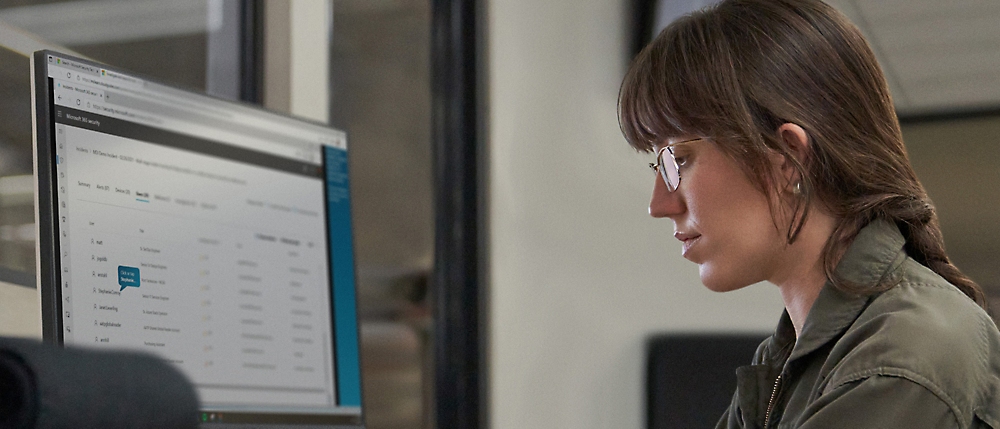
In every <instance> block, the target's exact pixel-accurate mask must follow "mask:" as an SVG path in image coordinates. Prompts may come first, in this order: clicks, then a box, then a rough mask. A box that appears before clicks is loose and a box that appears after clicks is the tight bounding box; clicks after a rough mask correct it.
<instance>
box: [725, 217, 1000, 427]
mask: <svg viewBox="0 0 1000 429" xmlns="http://www.w3.org/2000/svg"><path fill="white" fill-rule="evenodd" d="M903 244H904V239H903V236H902V235H901V234H900V232H899V229H898V228H896V226H895V225H893V224H891V223H889V222H884V221H876V222H873V223H872V224H870V225H868V226H867V227H865V228H864V229H862V230H861V232H860V233H859V234H858V236H857V238H856V239H855V240H854V243H853V244H852V245H851V247H850V248H849V249H848V251H847V252H846V253H845V255H844V257H843V258H842V259H841V262H840V263H839V264H838V266H837V271H836V272H837V274H838V275H839V276H842V278H845V279H847V280H848V281H852V282H855V283H858V284H864V285H875V284H880V283H882V282H886V281H888V282H891V283H892V284H894V286H893V287H892V288H891V289H889V290H887V291H886V292H883V293H880V294H877V295H874V296H866V297H855V296H851V295H848V294H845V293H842V292H840V291H839V290H838V289H836V288H834V287H832V286H831V285H830V283H829V282H828V283H827V284H826V285H825V286H824V288H823V290H822V291H821V292H820V295H819V297H818V298H817V299H816V302H815V303H814V304H813V307H812V309H811V310H810V312H809V316H808V317H807V318H806V322H805V325H804V326H803V328H802V336H801V338H799V340H798V341H796V340H795V331H794V328H793V327H792V323H791V320H790V319H789V318H788V313H787V312H786V313H785V314H783V315H782V318H781V321H780V322H779V323H778V328H777V330H776V331H775V333H774V335H773V336H771V337H770V338H768V339H767V340H765V341H764V342H763V343H762V344H761V345H760V347H758V349H757V353H756V354H755V356H754V359H753V365H749V366H745V367H741V368H739V369H738V370H737V371H736V376H737V388H736V394H735V395H733V402H732V404H731V405H730V407H729V409H728V410H727V411H726V413H725V414H724V415H723V416H722V419H721V420H720V421H719V424H718V426H717V427H718V428H764V427H765V424H766V425H767V428H801V429H818V428H850V429H859V428H873V429H874V428H906V429H916V428H977V429H979V428H992V429H1000V332H998V331H997V327H996V325H995V324H994V322H993V321H992V320H991V319H990V318H989V316H988V315H987V314H986V312H984V311H983V310H982V309H981V308H979V306H977V305H976V304H975V303H974V302H973V301H972V300H971V299H969V298H968V297H966V296H965V295H964V294H963V293H962V292H961V291H959V290H958V289H957V288H955V287H954V286H952V285H951V284H949V283H948V282H947V281H945V280H944V279H943V278H941V277H940V276H938V275H937V274H935V273H934V272H933V271H931V270H930V269H928V268H927V267H925V266H923V265H921V264H919V263H917V262H916V261H914V260H913V259H911V258H909V257H908V256H907V255H906V253H905V252H904V251H903ZM779 375H780V377H779ZM769 410H770V413H769ZM769 414H770V415H769ZM765 422H767V423H765Z"/></svg>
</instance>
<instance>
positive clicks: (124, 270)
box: [32, 51, 362, 428]
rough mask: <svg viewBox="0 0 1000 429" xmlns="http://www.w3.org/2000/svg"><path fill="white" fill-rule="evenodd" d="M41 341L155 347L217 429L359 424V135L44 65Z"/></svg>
mask: <svg viewBox="0 0 1000 429" xmlns="http://www.w3.org/2000/svg"><path fill="white" fill-rule="evenodd" d="M32 78H33V85H32V87H33V93H32V96H33V104H34V107H35V122H34V130H35V137H36V145H35V157H36V162H35V164H36V176H37V184H38V193H37V195H38V197H37V216H38V219H37V224H38V229H39V237H38V238H39V240H38V243H39V246H38V248H39V255H38V256H39V257H38V262H39V263H38V266H39V272H38V279H39V280H38V281H39V290H40V293H41V295H42V316H43V321H42V325H43V336H44V338H45V339H46V340H48V341H51V342H55V343H58V344H63V345H65V346H72V347H93V348H115V349H131V350H142V351H147V352H151V353H154V354H156V355H159V356H161V357H162V358H163V359H165V360H167V361H169V362H171V363H173V364H174V365H176V366H177V368H179V369H180V370H181V371H182V372H183V373H184V374H186V375H187V376H188V378H189V379H190V380H191V381H192V383H193V384H194V385H195V388H196V390H197V391H198V394H199V397H200V400H201V404H202V410H201V414H200V415H199V416H198V419H199V420H200V421H202V422H204V424H205V425H207V426H213V427H228V426H234V427H242V426H241V425H246V424H249V425H252V426H255V427H256V426H260V427H286V426H289V425H308V427H338V428H340V427H361V426H362V409H361V381H360V375H361V374H360V365H359V352H358V344H359V343H358V324H357V307H356V298H355V297H356V291H355V279H354V276H355V272H354V256H353V244H352V229H351V211H350V192H349V183H348V174H347V140H346V135H345V133H344V132H342V131H339V130H336V129H333V128H330V127H327V126H324V125H321V124H318V123H313V122H309V121H304V120H300V119H295V118H291V117H288V116H283V115H279V114H275V113H271V112H268V111H265V110H262V109H259V108H255V107H251V106H248V105H243V104H239V103H233V102H229V101H223V100H219V99H215V98H212V97H208V96H205V95H202V94H197V93H194V92H190V91H186V90H182V89H178V88H175V87H171V86H169V85H166V84H163V83H158V82H154V81H151V80H149V79H147V78H144V77H140V76H136V75H134V74H131V73H129V72H126V71H122V70H117V69H114V68H111V67H108V66H104V65H101V64H97V63H94V62H91V61H87V60H82V59H79V58H73V57H69V56H66V55H62V54H59V53H56V52H51V51H41V52H36V53H35V55H34V56H33V58H32Z"/></svg>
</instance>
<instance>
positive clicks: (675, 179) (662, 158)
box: [649, 137, 705, 192]
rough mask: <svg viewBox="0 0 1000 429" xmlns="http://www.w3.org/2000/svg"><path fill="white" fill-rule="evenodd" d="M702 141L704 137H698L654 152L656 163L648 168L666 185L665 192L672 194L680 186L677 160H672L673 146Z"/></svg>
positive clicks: (650, 164)
mask: <svg viewBox="0 0 1000 429" xmlns="http://www.w3.org/2000/svg"><path fill="white" fill-rule="evenodd" d="M704 139H705V138H704V137H698V138H696V139H691V140H684V141H681V142H677V143H671V144H668V145H666V146H663V147H661V148H660V150H658V151H656V163H652V162H651V163H649V168H652V169H653V171H656V172H658V173H660V177H661V178H663V183H665V184H666V185H667V191H669V192H674V191H676V190H677V187H678V186H680V184H681V173H680V168H679V167H678V166H677V159H676V158H674V146H677V145H679V144H684V143H693V142H696V141H699V140H704ZM668 157H669V158H668Z"/></svg>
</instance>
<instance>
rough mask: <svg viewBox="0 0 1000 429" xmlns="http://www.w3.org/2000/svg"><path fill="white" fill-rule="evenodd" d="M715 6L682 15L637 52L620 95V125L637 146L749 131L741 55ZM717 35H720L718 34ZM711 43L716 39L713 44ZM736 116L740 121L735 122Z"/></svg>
mask: <svg viewBox="0 0 1000 429" xmlns="http://www.w3.org/2000/svg"><path fill="white" fill-rule="evenodd" d="M713 9H714V8H708V9H703V10H701V11H698V12H695V13H693V14H690V15H687V16H685V17H682V18H680V19H678V20H676V21H674V22H673V23H672V24H670V25H669V26H668V27H667V28H665V29H664V30H663V32H661V33H660V35H659V36H657V37H656V39H655V40H654V41H653V42H652V43H650V44H649V45H647V46H646V47H645V48H644V49H643V50H642V51H641V52H640V53H639V55H637V56H636V58H635V60H634V61H633V62H632V65H631V66H630V67H629V70H628V72H627V73H626V75H625V78H624V80H623V81H622V86H621V88H620V90H619V93H618V125H619V127H620V128H621V131H622V134H623V135H624V136H625V139H626V140H628V142H629V144H630V145H632V147H634V148H635V149H636V150H639V151H644V152H650V151H652V148H653V146H654V145H657V144H659V143H662V142H663V141H664V140H666V139H668V138H671V137H677V136H681V135H694V136H699V137H707V138H713V139H720V138H732V137H734V136H738V135H746V134H745V132H747V131H749V130H746V129H744V128H745V127H742V126H740V124H739V123H740V122H742V121H739V119H738V118H747V117H748V116H750V115H748V113H749V109H747V105H746V103H745V102H744V101H743V100H744V97H743V95H742V90H741V88H740V87H739V84H738V82H737V79H736V75H737V71H736V69H735V63H736V59H734V58H733V57H732V55H731V54H730V48H729V46H728V43H727V39H728V38H727V37H726V36H727V35H725V34H723V33H722V31H721V28H722V27H723V26H722V25H719V24H718V23H715V22H710V21H711V20H716V19H718V18H719V17H718V14H714V13H712V11H713ZM713 33H717V34H713ZM710 41H711V42H710ZM734 119H735V120H734Z"/></svg>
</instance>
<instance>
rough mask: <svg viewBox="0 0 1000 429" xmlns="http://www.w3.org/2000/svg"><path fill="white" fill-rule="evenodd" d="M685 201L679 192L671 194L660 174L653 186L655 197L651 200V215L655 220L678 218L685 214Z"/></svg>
mask: <svg viewBox="0 0 1000 429" xmlns="http://www.w3.org/2000/svg"><path fill="white" fill-rule="evenodd" d="M684 210H685V206H684V199H683V198H682V196H681V192H679V190H675V191H674V192H670V191H668V190H667V184H666V183H663V178H662V177H660V175H659V174H657V175H656V179H655V181H654V184H653V197H652V198H651V199H650V200H649V215H650V216H652V217H655V218H664V217H672V216H677V215H679V214H681V213H684Z"/></svg>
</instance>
